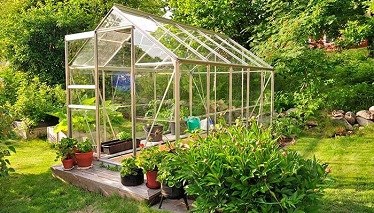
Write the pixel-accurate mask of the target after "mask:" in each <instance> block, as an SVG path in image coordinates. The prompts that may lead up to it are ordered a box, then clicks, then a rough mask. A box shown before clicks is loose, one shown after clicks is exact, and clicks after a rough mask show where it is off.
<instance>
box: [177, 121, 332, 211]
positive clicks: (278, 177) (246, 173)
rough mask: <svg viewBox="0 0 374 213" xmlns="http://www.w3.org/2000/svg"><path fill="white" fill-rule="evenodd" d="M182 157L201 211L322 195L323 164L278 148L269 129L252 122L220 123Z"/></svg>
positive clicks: (284, 203)
mask: <svg viewBox="0 0 374 213" xmlns="http://www.w3.org/2000/svg"><path fill="white" fill-rule="evenodd" d="M180 160H181V167H182V168H183V170H182V171H180V172H181V175H182V176H183V177H184V178H185V179H186V180H187V182H188V186H187V188H186V190H187V193H188V194H190V195H193V196H196V197H197V199H196V202H195V205H196V209H195V210H196V211H199V212H214V211H218V212H251V211H253V212H286V211H294V210H300V209H304V208H305V207H307V206H308V205H312V204H314V202H315V201H316V200H317V199H318V198H319V197H320V195H321V193H322V190H323V187H322V186H323V184H324V182H325V180H326V175H327V174H326V172H325V168H326V165H325V164H324V165H322V164H320V163H319V162H317V160H316V159H309V160H305V159H303V158H302V157H301V156H300V155H298V154H297V153H296V152H293V151H284V150H282V149H280V148H279V146H278V144H277V141H276V140H275V139H273V136H272V134H271V131H270V130H264V129H261V128H260V127H259V126H258V125H257V124H256V122H253V123H252V124H251V126H250V127H249V128H246V127H244V126H243V125H241V124H237V125H236V126H232V127H228V128H221V127H218V129H217V131H216V132H213V133H212V134H211V135H209V136H207V137H206V138H199V139H198V140H197V141H195V142H194V143H193V144H192V146H191V148H190V150H189V151H188V152H186V154H185V155H184V156H183V157H181V158H180ZM177 172H178V171H177ZM177 175H178V174H177Z"/></svg>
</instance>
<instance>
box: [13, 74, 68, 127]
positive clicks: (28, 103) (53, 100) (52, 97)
mask: <svg viewBox="0 0 374 213" xmlns="http://www.w3.org/2000/svg"><path fill="white" fill-rule="evenodd" d="M61 94H64V91H63V90H62V89H61V87H59V86H56V87H54V88H52V87H50V86H48V85H46V84H45V83H42V82H41V81H40V80H39V78H38V77H34V78H33V79H31V80H29V81H28V80H27V79H23V81H21V82H20V85H19V87H18V88H17V100H16V101H15V103H14V105H12V106H11V109H12V113H13V114H14V117H15V118H16V119H19V120H22V121H24V122H25V123H26V125H27V126H28V127H31V126H35V125H37V124H38V123H39V122H41V121H44V120H45V119H46V118H47V116H48V114H47V113H48V112H52V111H53V110H55V109H56V108H62V106H63V103H64V102H61V101H64V100H61V99H59V98H58V97H60V96H61Z"/></svg>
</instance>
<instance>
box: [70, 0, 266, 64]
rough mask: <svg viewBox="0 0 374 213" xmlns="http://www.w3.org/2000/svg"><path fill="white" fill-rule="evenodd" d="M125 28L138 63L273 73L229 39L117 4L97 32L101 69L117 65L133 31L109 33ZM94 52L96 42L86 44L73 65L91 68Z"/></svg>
mask: <svg viewBox="0 0 374 213" xmlns="http://www.w3.org/2000/svg"><path fill="white" fill-rule="evenodd" d="M126 27H128V29H130V28H132V27H133V28H134V31H133V34H134V44H135V45H136V46H137V49H138V50H139V51H141V52H142V53H141V54H142V57H140V58H139V59H138V61H137V63H138V62H143V64H145V62H148V63H149V62H157V63H161V64H162V63H163V64H168V63H169V64H170V63H172V62H173V61H175V60H179V61H181V62H182V63H183V62H187V63H199V64H213V65H225V66H242V67H248V68H251V67H254V68H257V69H258V68H261V69H265V70H272V67H271V66H270V65H269V64H267V63H266V62H264V61H263V60H262V59H260V58H259V57H257V56H255V55H254V54H253V53H252V52H250V51H249V50H247V49H246V48H244V47H243V46H241V45H240V44H238V43H236V42H235V41H233V40H232V39H230V38H229V37H228V36H226V35H223V34H220V33H216V32H212V31H208V30H204V29H199V28H196V27H193V26H188V25H185V24H181V23H178V22H175V21H173V20H169V19H165V18H161V17H158V16H155V15H152V14H148V13H144V12H140V11H138V10H134V9H130V8H128V7H124V6H122V5H118V4H115V5H114V6H113V7H112V9H111V11H110V12H109V13H108V14H107V16H106V17H105V18H104V19H103V20H102V22H101V23H100V24H99V26H98V27H97V28H96V31H97V32H99V33H100V32H101V33H102V34H101V35H99V37H98V42H99V47H98V48H99V52H100V54H101V55H100V58H99V65H100V66H113V62H111V61H115V60H114V58H116V55H117V54H118V53H119V52H120V50H121V49H123V47H124V43H125V42H126V41H127V42H128V41H129V40H130V38H131V32H130V31H123V30H122V31H121V30H110V29H126ZM88 33H89V32H88ZM92 48H93V42H88V43H85V45H84V46H83V48H81V50H80V52H79V53H78V54H77V56H76V57H75V58H74V60H73V62H72V65H77V66H83V65H92V64H93V57H92V56H87V54H88V53H89V52H91V51H90V49H92ZM84 53H85V54H84ZM141 54H140V55H141ZM139 64H140V63H139Z"/></svg>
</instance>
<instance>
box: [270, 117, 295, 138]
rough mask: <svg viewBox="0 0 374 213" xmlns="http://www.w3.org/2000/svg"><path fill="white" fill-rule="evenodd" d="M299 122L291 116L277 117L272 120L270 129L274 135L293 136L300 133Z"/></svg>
mask: <svg viewBox="0 0 374 213" xmlns="http://www.w3.org/2000/svg"><path fill="white" fill-rule="evenodd" d="M301 126H302V124H300V122H299V121H298V120H297V119H295V118H292V117H288V116H284V117H278V118H276V119H275V120H274V121H273V125H272V130H273V132H274V134H275V135H276V137H286V138H295V137H296V136H298V135H299V134H300V133H301V130H302V129H301Z"/></svg>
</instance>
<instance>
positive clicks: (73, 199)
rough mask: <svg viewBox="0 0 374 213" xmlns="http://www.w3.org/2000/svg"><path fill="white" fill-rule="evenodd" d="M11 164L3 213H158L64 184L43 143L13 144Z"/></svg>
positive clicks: (1, 183)
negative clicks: (53, 169)
mask: <svg viewBox="0 0 374 213" xmlns="http://www.w3.org/2000/svg"><path fill="white" fill-rule="evenodd" d="M14 144H15V148H16V150H17V153H15V154H13V155H12V156H11V157H10V158H9V160H10V161H11V165H12V167H13V168H14V169H16V173H13V174H11V175H10V176H9V177H6V178H3V179H0V189H1V193H0V212H16V213H20V212H128V213H135V212H159V211H157V210H154V209H150V208H149V207H148V206H147V205H146V204H144V203H140V202H137V201H133V200H129V199H124V198H121V197H118V196H112V197H104V196H102V195H100V194H98V193H92V192H88V191H84V190H81V189H79V188H77V187H74V186H71V185H69V184H67V183H64V182H62V181H60V180H58V179H56V178H54V177H53V176H52V174H51V170H50V167H51V166H52V165H55V164H58V163H59V162H55V161H54V159H55V153H54V151H53V150H52V149H51V148H50V145H49V143H47V142H45V141H41V140H33V141H21V142H14Z"/></svg>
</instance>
